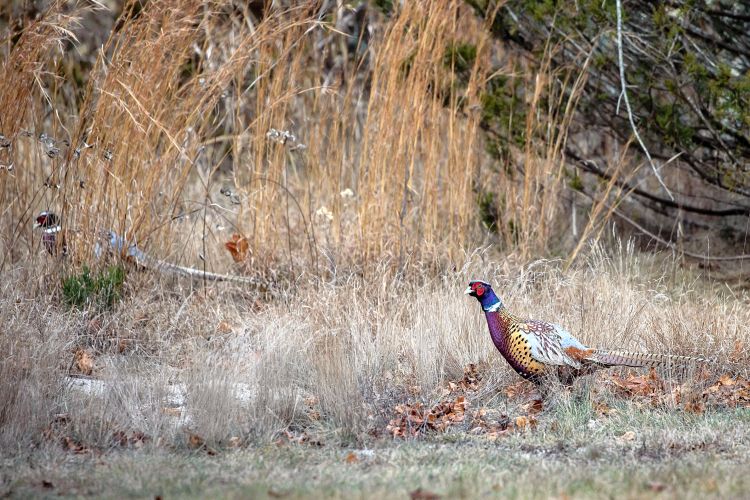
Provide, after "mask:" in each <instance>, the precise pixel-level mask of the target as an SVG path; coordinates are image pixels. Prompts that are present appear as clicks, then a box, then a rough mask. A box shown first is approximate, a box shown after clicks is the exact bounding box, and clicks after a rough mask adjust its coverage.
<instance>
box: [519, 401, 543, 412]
mask: <svg viewBox="0 0 750 500" xmlns="http://www.w3.org/2000/svg"><path fill="white" fill-rule="evenodd" d="M523 409H524V411H526V413H528V414H529V415H536V414H538V413H541V411H542V410H543V409H544V402H543V401H542V400H541V399H534V400H531V401H529V402H528V403H526V404H525V405H523Z"/></svg>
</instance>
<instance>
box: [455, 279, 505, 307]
mask: <svg viewBox="0 0 750 500" xmlns="http://www.w3.org/2000/svg"><path fill="white" fill-rule="evenodd" d="M464 293H465V294H466V295H471V296H472V297H476V299H477V300H478V301H479V303H480V304H481V305H482V309H484V310H485V311H490V310H497V309H498V308H499V307H500V306H502V304H503V303H502V301H501V300H500V298H499V297H498V296H497V295H495V292H494V291H493V290H492V285H490V284H489V283H487V282H485V281H478V280H475V281H470V282H469V287H468V288H467V289H466V291H465V292H464Z"/></svg>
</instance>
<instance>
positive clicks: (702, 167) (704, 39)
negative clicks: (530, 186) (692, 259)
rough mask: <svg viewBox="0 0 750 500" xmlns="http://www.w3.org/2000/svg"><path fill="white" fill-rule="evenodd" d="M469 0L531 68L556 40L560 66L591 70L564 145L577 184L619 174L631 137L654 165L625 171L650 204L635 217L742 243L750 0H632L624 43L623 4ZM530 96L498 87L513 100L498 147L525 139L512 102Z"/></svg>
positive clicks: (626, 184) (499, 114)
mask: <svg viewBox="0 0 750 500" xmlns="http://www.w3.org/2000/svg"><path fill="white" fill-rule="evenodd" d="M467 3H468V4H469V5H471V6H472V7H473V9H474V10H475V11H476V12H477V13H478V14H479V15H481V16H484V17H486V18H488V19H491V20H492V22H493V24H492V29H493V34H494V36H495V37H496V38H497V39H499V40H502V41H503V42H504V43H505V44H507V45H508V46H510V47H512V49H511V51H512V52H514V53H515V55H516V56H519V55H520V56H521V57H523V58H524V60H525V64H530V65H539V66H541V65H543V64H545V63H546V62H545V61H543V60H542V58H543V56H544V55H545V54H548V53H550V51H549V50H548V48H549V47H556V48H557V50H555V51H553V52H552V57H551V59H550V61H549V64H551V65H552V66H553V67H555V68H578V69H579V70H582V71H584V72H585V73H586V80H585V86H584V87H583V90H582V92H581V95H580V100H579V104H578V110H577V118H576V120H575V122H574V125H573V126H572V128H573V129H577V131H576V130H572V131H571V134H570V136H569V140H568V141H567V143H566V146H565V150H564V152H565V156H566V160H567V162H568V164H569V166H570V168H569V169H568V175H569V177H570V186H571V187H573V188H574V189H577V190H585V189H587V186H591V185H592V184H593V185H596V184H597V183H592V182H591V178H592V177H593V178H595V179H598V180H599V183H600V182H601V180H605V181H606V182H609V181H610V180H612V178H613V175H614V174H613V173H612V172H611V171H609V169H608V168H607V166H606V157H607V156H608V155H611V150H612V149H616V148H617V147H618V146H619V147H623V146H625V145H627V146H625V147H627V148H629V153H632V154H635V155H639V156H640V157H641V158H643V161H644V164H645V166H646V168H643V166H644V164H641V165H634V166H633V167H632V170H631V171H630V175H627V176H620V177H619V178H617V179H614V182H615V183H616V185H617V186H618V187H620V188H622V189H623V193H625V194H626V195H627V196H628V197H629V199H632V200H637V201H638V202H639V203H638V204H635V205H634V208H632V207H631V208H630V209H628V210H630V212H631V213H633V212H638V213H639V214H640V217H641V218H643V219H647V218H649V219H650V220H649V221H648V222H651V227H652V228H656V229H658V226H659V225H660V224H663V223H664V222H667V223H666V224H663V225H665V226H667V227H669V224H668V220H675V219H677V220H679V221H680V222H681V223H682V224H681V225H682V228H683V229H684V230H685V231H688V232H689V231H690V230H691V229H696V228H699V229H706V228H708V229H710V230H711V231H714V230H717V231H719V232H720V234H721V236H723V237H724V238H725V239H726V240H729V241H730V242H731V243H738V242H743V241H744V233H745V232H746V231H745V229H746V223H747V219H746V217H747V215H748V214H750V172H749V171H748V166H749V162H750V131H749V130H750V129H748V125H750V106H749V104H750V4H747V3H746V2H734V1H728V0H723V1H712V2H708V1H697V2H682V1H673V0H662V1H659V2H648V1H639V0H633V1H625V2H623V3H622V6H621V16H622V21H621V43H619V44H618V36H617V17H618V16H617V3H618V2H616V1H615V0H607V1H604V2H602V1H601V0H590V1H589V0H583V1H578V2H575V3H570V2H529V1H525V0H510V1H508V2H502V3H498V2H494V1H486V0H467ZM620 52H621V54H622V63H623V64H622V68H621V65H620V64H619V54H620ZM621 69H623V70H624V71H623V73H624V76H625V80H626V82H627V92H628V97H629V104H630V107H631V109H632V114H631V116H632V118H633V124H634V125H635V129H636V130H637V131H638V133H639V134H640V136H641V137H642V139H643V145H644V146H645V149H646V150H647V151H648V152H649V153H650V156H651V157H652V158H653V167H655V169H656V170H657V172H659V174H660V175H661V176H662V177H663V179H664V182H665V184H666V186H662V185H660V183H659V182H658V178H657V176H656V175H654V170H653V169H652V168H651V166H648V163H649V162H648V159H647V158H646V154H645V152H644V148H642V147H640V146H639V144H638V142H637V141H636V140H633V138H634V127H633V124H631V121H630V119H629V118H630V117H629V113H628V109H627V108H626V106H625V102H624V96H623V95H622V88H621V83H622V82H621ZM523 92H524V88H523V87H522V86H521V87H520V88H517V89H514V90H513V91H509V90H508V86H507V82H506V81H503V82H501V84H500V85H495V86H494V87H493V86H492V85H490V89H489V95H490V96H492V97H493V98H495V99H496V100H500V101H503V99H504V102H501V103H499V104H498V103H494V104H495V107H494V109H493V110H492V111H493V112H492V113H489V114H486V116H485V123H484V125H485V129H486V130H488V132H489V134H490V136H491V137H495V140H496V142H497V143H499V144H502V143H503V142H511V143H512V142H513V141H514V140H515V141H516V142H518V138H519V137H518V136H519V135H522V134H523V132H524V130H523V127H519V126H515V127H514V126H513V125H512V124H513V123H515V124H518V123H523V118H522V117H520V119H519V116H518V115H519V113H522V112H523V108H522V107H520V106H513V99H518V98H517V97H516V96H517V95H518V94H521V95H523ZM511 112H512V113H514V114H515V115H516V116H515V117H514V119H513V120H511V119H510V118H511V117H510V115H511ZM509 124H511V125H509ZM596 135H601V137H596ZM592 137H593V139H592ZM542 139H544V138H543V137H542ZM496 151H499V152H502V151H503V147H502V146H500V147H498V148H496ZM498 157H499V159H501V160H503V157H502V154H499V155H498ZM638 167H641V168H640V170H639V172H637V173H636V169H638ZM587 179H588V181H587ZM643 207H645V208H646V209H647V210H646V211H643V210H642V208H643ZM646 214H651V216H650V217H647V216H646ZM654 214H660V215H662V216H666V217H668V218H669V219H665V218H661V217H656V218H654V217H653V215H654ZM655 221H660V222H655ZM675 226H676V225H675ZM670 237H671V238H673V239H674V238H676V237H677V234H673V235H670Z"/></svg>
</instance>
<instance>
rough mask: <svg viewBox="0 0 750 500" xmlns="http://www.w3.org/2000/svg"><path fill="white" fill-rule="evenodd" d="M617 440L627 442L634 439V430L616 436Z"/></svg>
mask: <svg viewBox="0 0 750 500" xmlns="http://www.w3.org/2000/svg"><path fill="white" fill-rule="evenodd" d="M617 440H618V441H620V442H623V443H624V442H628V441H635V432H634V431H628V432H626V433H625V434H623V435H622V436H617Z"/></svg>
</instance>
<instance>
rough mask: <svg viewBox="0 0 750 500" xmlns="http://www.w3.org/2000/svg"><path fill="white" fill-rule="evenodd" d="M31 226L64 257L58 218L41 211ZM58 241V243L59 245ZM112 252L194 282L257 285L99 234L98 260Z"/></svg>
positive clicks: (108, 233) (109, 234)
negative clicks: (175, 260)
mask: <svg viewBox="0 0 750 500" xmlns="http://www.w3.org/2000/svg"><path fill="white" fill-rule="evenodd" d="M34 227H36V228H40V229H41V230H42V244H43V245H44V248H45V249H46V250H47V252H49V254H50V255H53V256H56V255H58V254H59V253H61V254H62V255H63V256H65V255H67V244H66V241H65V231H64V229H63V228H62V226H61V224H60V218H59V217H58V216H57V215H56V214H54V213H52V212H47V211H44V212H41V213H40V214H39V215H38V216H37V218H36V222H35V224H34ZM58 241H59V243H58ZM107 253H110V254H111V253H114V254H117V255H121V256H123V257H125V258H127V259H129V260H132V261H134V262H135V263H136V264H137V265H138V266H142V267H145V268H147V269H152V270H155V271H160V272H167V273H172V274H179V275H182V276H189V277H191V278H195V279H206V280H209V281H231V282H234V283H243V284H248V285H255V286H260V282H259V281H258V280H257V279H255V278H252V277H248V276H234V275H228V274H217V273H212V272H209V271H203V270H202V269H194V268H192V267H183V266H178V265H177V264H172V263H171V262H166V261H163V260H159V259H157V258H156V257H152V256H150V255H148V254H147V253H145V252H144V251H143V250H141V249H140V248H138V247H137V246H136V244H135V243H131V242H129V241H127V240H125V238H123V237H122V236H120V235H118V234H117V233H116V232H114V231H112V230H111V229H110V230H108V231H104V232H103V233H101V235H100V237H99V238H97V241H96V244H95V246H94V255H95V256H96V257H97V258H101V257H102V256H103V255H104V254H107Z"/></svg>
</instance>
